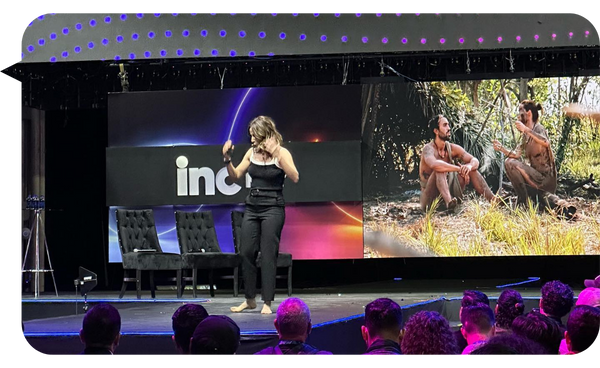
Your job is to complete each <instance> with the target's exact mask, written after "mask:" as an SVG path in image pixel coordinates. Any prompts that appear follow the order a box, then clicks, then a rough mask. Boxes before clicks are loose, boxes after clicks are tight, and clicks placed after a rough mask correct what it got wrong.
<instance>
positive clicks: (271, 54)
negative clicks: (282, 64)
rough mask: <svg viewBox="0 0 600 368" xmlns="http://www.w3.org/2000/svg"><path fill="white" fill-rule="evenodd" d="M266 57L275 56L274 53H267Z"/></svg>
mask: <svg viewBox="0 0 600 368" xmlns="http://www.w3.org/2000/svg"><path fill="white" fill-rule="evenodd" d="M267 56H275V53H274V52H269V53H268V54H267Z"/></svg>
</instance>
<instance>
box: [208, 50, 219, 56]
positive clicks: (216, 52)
mask: <svg viewBox="0 0 600 368" xmlns="http://www.w3.org/2000/svg"><path fill="white" fill-rule="evenodd" d="M210 54H211V55H212V56H217V55H219V51H218V50H215V49H213V50H212V51H211V52H210Z"/></svg>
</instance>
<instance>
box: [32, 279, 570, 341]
mask: <svg viewBox="0 0 600 368" xmlns="http://www.w3.org/2000/svg"><path fill="white" fill-rule="evenodd" d="M519 281H523V280H390V281H388V282H378V283H369V284H359V285H346V286H338V287H330V288H315V289H297V290H295V291H294V294H293V296H294V297H297V298H300V299H302V300H304V301H305V302H306V304H307V305H308V306H309V308H310V310H311V319H312V322H313V325H314V326H315V327H318V326H320V325H323V324H328V323H334V322H336V321H339V320H344V319H348V318H357V317H360V315H362V314H363V313H364V307H365V306H366V305H367V304H368V303H369V302H371V301H373V300H375V299H377V298H380V297H387V298H391V299H393V300H394V301H396V302H397V303H398V304H400V305H401V306H403V307H404V308H406V307H410V306H413V305H418V304H420V303H424V302H432V301H435V300H438V299H442V298H443V299H446V300H450V301H451V300H459V299H460V298H461V297H462V292H463V291H464V290H467V289H475V290H480V291H482V292H484V293H486V294H487V295H488V297H490V299H491V300H492V301H493V302H494V303H495V298H497V297H498V296H499V295H500V293H501V292H502V290H503V288H497V286H499V285H505V284H507V283H516V282H519ZM540 287H541V285H540V284H539V282H530V283H526V284H522V285H515V286H512V288H514V289H516V290H518V291H519V292H521V294H522V295H523V297H527V298H528V299H538V298H539V293H540ZM574 291H575V295H577V294H578V293H579V291H580V290H574ZM285 293H286V292H285V290H278V294H277V295H276V300H275V301H274V302H273V306H272V308H273V311H275V310H276V309H277V307H278V305H279V303H280V302H281V301H282V300H283V299H285V298H286V297H287V295H286V294H285ZM243 300H244V299H243V294H240V296H239V297H237V298H234V297H233V296H232V295H231V291H230V290H218V291H217V294H216V295H215V297H212V298H211V297H210V296H209V295H208V291H206V290H202V291H198V292H197V298H196V299H194V298H192V297H191V291H189V290H186V291H185V293H184V295H183V298H181V299H176V298H174V291H157V293H156V299H154V300H153V299H151V298H150V293H149V291H147V290H146V291H144V290H143V291H142V299H141V300H138V299H136V298H135V291H132V290H128V292H127V293H126V294H125V298H123V299H118V292H116V291H115V292H93V291H92V292H91V293H89V295H88V302H89V304H90V305H94V304H96V303H98V302H108V303H111V304H113V305H114V306H115V307H116V308H117V309H119V312H120V314H121V320H122V327H121V331H122V333H123V334H139V333H152V334H157V333H158V334H164V333H171V332H172V329H171V316H172V315H173V313H174V312H175V310H177V308H178V307H179V306H181V305H183V304H185V303H198V304H201V305H202V306H204V307H205V308H206V310H207V311H208V313H209V314H224V315H227V316H229V317H231V318H232V319H233V320H234V321H235V322H236V323H237V324H238V325H239V326H240V329H241V331H242V334H253V333H260V334H271V333H273V334H274V333H275V329H274V326H273V320H274V318H275V316H274V315H263V314H261V313H260V307H261V304H259V306H258V308H257V309H255V310H252V311H245V312H242V313H232V312H230V310H229V307H231V306H234V305H238V304H239V303H241V302H242V301H243ZM76 302H77V303H76ZM534 302H535V301H534V300H532V303H534ZM49 305H53V306H54V308H55V309H58V308H59V307H58V306H59V305H60V306H61V307H60V308H61V312H57V313H56V314H57V315H54V316H52V312H49V311H48V309H49ZM23 308H24V313H23V318H24V326H25V334H26V335H29V334H33V335H37V334H69V333H78V332H79V329H80V328H81V322H82V318H83V314H84V312H83V298H81V296H76V295H74V293H64V292H63V293H60V294H59V297H56V296H55V295H53V294H47V295H43V296H42V297H40V298H38V299H34V298H33V297H32V296H29V295H23ZM42 309H44V311H42ZM26 310H27V311H26ZM451 315H452V314H451ZM451 315H450V317H451ZM449 320H450V322H451V324H456V323H458V321H456V320H453V318H449Z"/></svg>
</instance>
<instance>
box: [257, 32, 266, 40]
mask: <svg viewBox="0 0 600 368" xmlns="http://www.w3.org/2000/svg"><path fill="white" fill-rule="evenodd" d="M266 36H267V34H266V33H265V32H263V31H260V32H258V37H260V38H265V37H266Z"/></svg>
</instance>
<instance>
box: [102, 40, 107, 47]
mask: <svg viewBox="0 0 600 368" xmlns="http://www.w3.org/2000/svg"><path fill="white" fill-rule="evenodd" d="M102 44H103V45H104V46H106V45H108V38H103V39H102Z"/></svg>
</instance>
